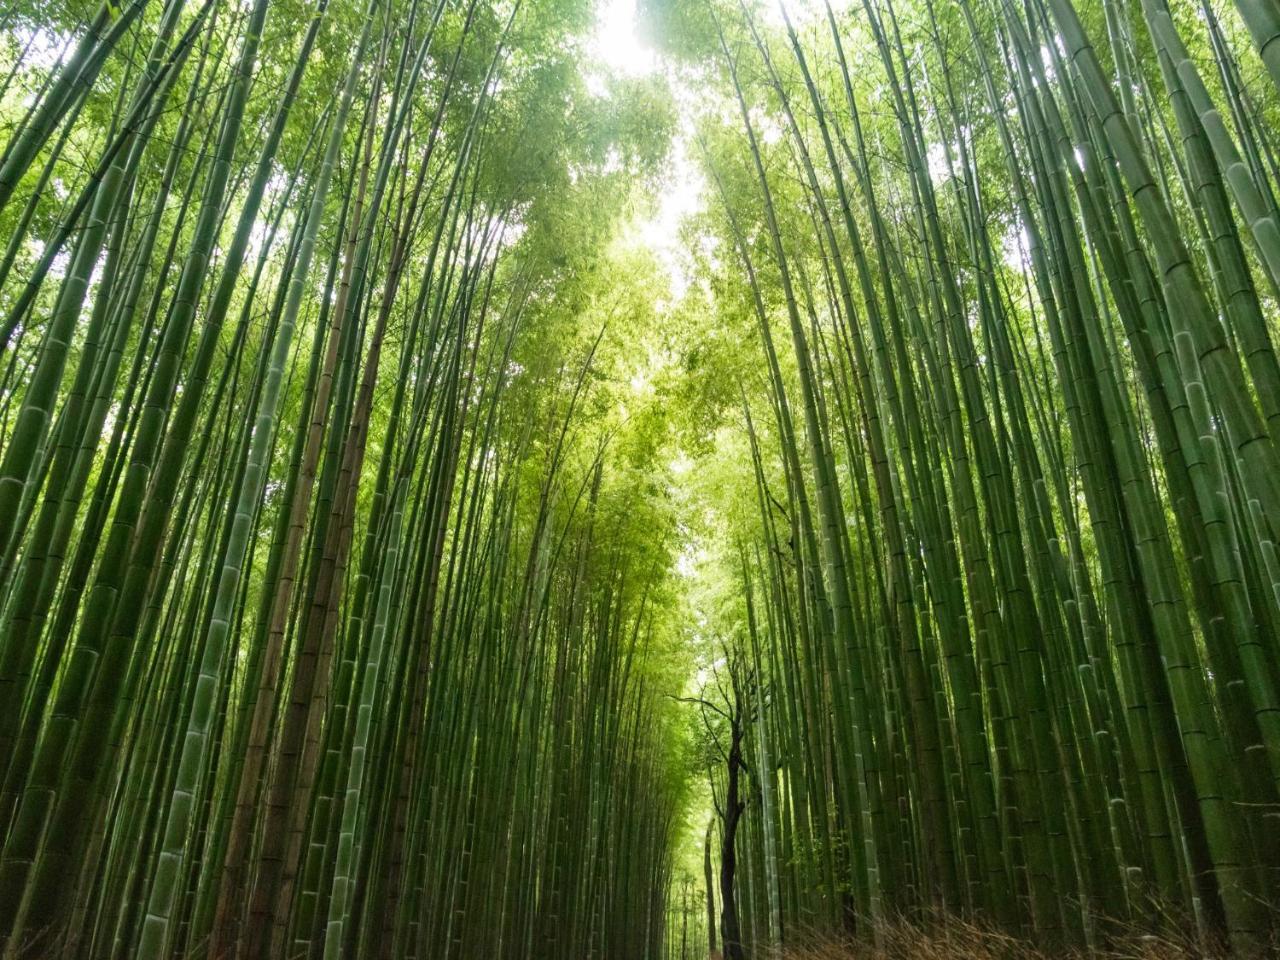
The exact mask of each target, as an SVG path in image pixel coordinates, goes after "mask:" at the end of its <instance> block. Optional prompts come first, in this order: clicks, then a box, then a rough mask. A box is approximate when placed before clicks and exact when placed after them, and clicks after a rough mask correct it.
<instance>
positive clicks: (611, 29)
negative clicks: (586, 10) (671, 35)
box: [588, 0, 706, 297]
mask: <svg viewBox="0 0 1280 960" xmlns="http://www.w3.org/2000/svg"><path fill="white" fill-rule="evenodd" d="M589 49H590V51H591V53H592V54H593V56H594V58H595V59H596V60H597V61H598V62H599V63H600V64H601V65H603V66H605V67H607V68H609V69H611V70H612V71H614V72H615V73H616V74H620V75H622V76H628V77H642V76H647V75H649V74H652V73H654V72H655V71H657V70H659V69H660V68H662V66H663V64H662V63H661V62H660V60H659V57H658V54H657V52H656V51H654V50H653V49H652V48H651V47H649V46H648V45H647V44H645V42H644V41H643V39H642V38H641V37H640V34H639V30H638V26H637V23H636V0H598V3H597V6H596V31H595V34H594V35H593V36H592V38H591V41H590V44H589ZM667 76H668V80H669V82H670V84H671V88H672V93H673V94H674V95H675V98H676V100H677V101H679V103H678V106H677V116H678V117H679V121H678V123H679V127H678V129H677V131H676V135H675V138H674V142H673V144H672V151H671V158H670V162H669V166H668V169H667V172H666V177H665V179H664V181H663V183H662V185H661V187H660V189H659V196H658V198H657V204H656V207H655V209H654V210H653V212H652V213H651V214H650V215H649V216H648V217H645V218H642V219H640V220H638V221H637V222H635V223H634V224H632V227H631V231H632V236H633V239H634V240H635V241H636V242H639V243H641V244H643V245H644V246H645V247H647V248H648V249H650V250H651V251H652V252H653V253H654V254H655V255H656V256H657V258H658V260H659V261H660V262H661V263H662V264H663V266H664V267H665V268H666V270H667V273H668V276H669V278H670V282H671V290H672V294H673V295H674V296H676V297H680V296H682V295H683V294H684V291H685V289H686V288H687V287H688V284H689V276H688V271H687V269H686V268H685V265H684V260H685V256H684V249H683V244H682V243H681V241H680V236H679V230H680V223H681V221H682V220H683V219H684V218H685V217H687V216H689V215H690V214H693V213H696V212H697V211H698V210H699V209H700V208H701V207H702V203H703V195H704V193H705V190H706V184H705V183H704V181H703V178H702V175H701V173H700V171H699V170H698V167H697V164H695V163H694V162H693V161H692V160H691V159H690V157H689V152H688V149H687V145H688V143H689V141H690V139H691V137H692V134H693V115H694V112H695V110H696V103H695V102H694V101H695V99H696V94H695V93H694V92H693V91H691V90H689V89H688V87H687V85H685V84H683V83H681V81H680V78H679V76H678V75H677V74H675V73H674V72H673V71H668V73H667ZM588 83H589V84H590V83H591V78H590V77H588Z"/></svg>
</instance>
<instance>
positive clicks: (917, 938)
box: [775, 918, 1280, 960]
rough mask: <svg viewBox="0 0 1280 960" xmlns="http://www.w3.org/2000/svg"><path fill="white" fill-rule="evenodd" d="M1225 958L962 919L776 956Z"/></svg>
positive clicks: (1174, 936) (808, 943)
mask: <svg viewBox="0 0 1280 960" xmlns="http://www.w3.org/2000/svg"><path fill="white" fill-rule="evenodd" d="M1278 955H1280V954H1278ZM1225 956H1226V954H1225V952H1223V951H1219V950H1217V949H1212V948H1206V947H1205V945H1204V944H1201V943H1199V942H1198V941H1197V940H1196V939H1195V938H1194V936H1188V935H1181V934H1178V933H1165V934H1161V935H1154V934H1150V933H1145V932H1139V931H1128V930H1124V929H1114V930H1113V931H1112V932H1111V934H1110V935H1109V936H1108V939H1107V942H1106V944H1105V945H1104V946H1099V947H1096V948H1094V949H1091V950H1081V949H1070V948H1056V949H1045V948H1042V947H1037V946H1036V945H1035V944H1034V943H1032V942H1030V941H1028V940H1024V939H1020V938H1018V937H1015V936H1010V935H1009V934H1007V933H1002V932H1000V931H998V930H995V929H992V928H988V927H983V926H981V925H978V924H975V923H970V922H967V921H963V920H959V919H956V918H949V919H947V920H946V921H945V922H943V923H931V924H928V925H922V924H917V923H912V922H909V921H898V922H896V923H893V924H890V925H888V926H886V927H885V929H884V931H883V933H882V936H881V938H880V945H879V946H875V947H873V946H871V945H869V944H866V943H862V942H859V941H856V940H853V939H848V940H842V939H839V938H832V937H831V936H830V935H822V936H814V937H810V938H804V937H802V938H800V942H799V943H798V944H793V945H791V946H788V947H787V949H786V950H785V951H783V952H782V953H780V954H777V955H775V957H776V960H1210V958H1218V957H1225Z"/></svg>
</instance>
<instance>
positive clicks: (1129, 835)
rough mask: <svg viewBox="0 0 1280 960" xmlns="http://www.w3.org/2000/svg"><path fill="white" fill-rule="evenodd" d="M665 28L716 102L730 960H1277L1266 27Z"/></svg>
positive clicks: (945, 7)
mask: <svg viewBox="0 0 1280 960" xmlns="http://www.w3.org/2000/svg"><path fill="white" fill-rule="evenodd" d="M656 16H657V19H659V21H660V23H661V24H662V29H665V31H666V34H667V37H668V43H669V45H670V46H671V47H672V48H673V49H675V50H677V51H678V52H680V53H681V54H682V55H684V56H685V57H692V58H694V59H695V60H696V62H697V63H699V64H700V65H701V69H703V70H704V71H706V72H707V74H708V75H711V76H715V77H716V78H717V83H718V90H719V93H720V99H719V102H717V103H716V105H715V106H714V107H713V108H711V109H709V110H707V111H706V112H705V113H704V115H703V117H702V120H701V122H700V123H699V125H698V128H697V130H696V132H695V134H694V138H695V142H694V144H693V145H692V146H691V150H693V151H696V152H697V154H698V156H699V158H700V161H701V164H702V167H703V169H704V171H705V174H706V178H707V181H708V185H709V186H708V189H709V195H710V196H709V199H708V206H707V211H706V214H705V216H704V218H703V224H702V228H703V230H704V231H706V232H707V233H709V234H710V236H711V238H712V239H713V241H714V242H711V243H708V242H705V237H704V242H702V243H701V244H700V246H699V247H698V248H696V250H695V259H696V261H697V263H698V270H699V275H700V276H701V277H702V278H703V280H704V287H705V289H704V290H703V292H702V294H701V297H702V298H703V300H704V302H705V304H706V309H708V310H713V311H715V312H716V314H717V316H718V318H719V321H718V322H721V323H728V322H729V320H730V318H736V320H737V323H738V325H737V327H736V328H735V329H737V330H738V331H739V336H740V337H741V338H742V340H743V341H744V342H746V341H747V340H750V341H751V342H752V344H753V347H752V350H751V356H752V359H750V360H748V361H746V363H745V364H743V362H742V361H737V363H738V365H737V366H733V367H731V368H732V369H734V370H736V371H737V376H738V378H739V381H740V383H742V384H743V386H741V388H740V389H739V391H738V392H737V394H736V395H732V394H733V391H730V395H727V396H726V397H725V398H724V402H725V404H726V406H727V407H729V408H734V407H736V415H735V416H732V417H731V420H732V421H733V426H732V429H729V428H725V430H724V431H723V432H722V437H723V438H724V442H725V444H726V445H731V444H736V449H735V452H733V453H731V454H725V455H723V457H725V458H728V459H730V460H735V461H736V462H737V463H739V464H742V466H741V467H740V468H738V470H737V472H736V474H733V475H732V476H722V477H721V478H719V479H718V480H716V481H714V482H712V483H711V484H709V485H708V492H707V494H706V496H708V497H710V498H711V500H712V501H714V502H716V503H719V504H720V506H719V507H718V509H719V510H720V512H721V514H722V517H721V520H720V527H719V529H720V530H721V531H724V530H725V529H727V530H728V531H730V532H729V533H728V534H725V533H723V532H722V533H721V534H720V536H719V543H718V546H717V547H716V548H715V549H716V550H717V551H718V560H717V561H716V562H717V564H718V567H719V571H720V572H719V576H720V578H721V580H722V585H721V587H720V592H719V599H718V600H715V601H713V603H712V607H713V608H715V609H718V610H719V611H720V612H719V614H718V616H719V624H720V625H719V628H718V629H719V631H720V634H721V636H720V638H719V639H718V640H717V641H716V647H717V649H719V650H720V651H721V653H720V654H719V656H720V661H719V662H720V664H721V666H720V672H721V673H722V674H724V676H718V677H717V678H716V679H715V682H710V681H706V680H705V677H704V682H703V685H702V686H703V689H704V691H706V692H705V694H704V696H705V697H706V698H707V699H709V700H710V708H715V709H714V710H713V713H720V714H721V716H720V717H719V719H716V718H715V717H713V718H712V720H711V722H709V723H708V724H707V726H708V729H709V730H711V731H712V733H713V740H715V742H714V743H713V744H712V746H713V747H715V748H716V749H710V748H709V749H708V756H709V760H708V767H709V773H710V781H711V783H712V785H713V789H714V790H715V791H716V793H717V803H716V804H715V810H714V813H713V814H712V817H711V823H710V827H709V829H711V830H713V831H714V832H715V833H716V834H717V835H718V836H719V838H720V843H721V845H724V844H726V843H729V844H735V843H736V847H737V851H736V852H737V861H738V868H739V870H740V871H741V872H742V873H743V876H744V879H743V881H742V883H741V884H739V889H738V893H737V898H738V901H739V909H738V911H737V912H738V913H739V914H740V915H741V917H740V919H737V918H735V921H734V923H733V924H732V926H731V925H730V924H729V923H725V922H722V923H721V924H720V929H719V931H718V932H719V933H720V934H721V936H722V938H723V939H722V941H721V944H720V946H721V947H722V948H723V950H724V955H725V956H726V957H741V956H743V950H744V945H745V947H746V952H747V953H748V954H750V955H760V949H761V945H763V944H769V943H777V942H779V941H786V940H788V939H792V940H794V939H796V937H797V936H804V935H806V934H807V933H808V932H809V931H811V930H813V929H815V928H816V929H818V930H824V929H825V930H845V931H848V930H850V929H852V930H854V931H856V936H858V937H860V938H861V939H864V940H868V941H875V940H879V941H880V942H881V943H884V942H885V937H886V936H888V935H889V931H891V929H892V928H893V927H894V925H895V924H897V923H899V922H901V921H905V922H906V923H907V924H917V925H918V924H922V923H925V924H927V923H931V922H933V921H934V920H935V919H936V918H938V917H946V916H956V915H959V916H964V917H970V918H974V919H975V920H977V921H978V922H980V923H994V924H995V925H997V926H998V927H1001V928H1003V929H1006V930H1013V931H1021V932H1022V933H1023V934H1024V935H1028V936H1030V937H1032V938H1033V939H1034V940H1035V941H1037V942H1039V943H1041V944H1043V945H1045V946H1046V947H1049V948H1051V950H1052V949H1066V948H1068V947H1072V946H1076V947H1081V948H1096V947H1102V946H1105V945H1106V944H1107V943H1108V942H1109V941H1112V940H1114V939H1115V938H1117V937H1122V936H1124V935H1125V932H1126V931H1132V930H1134V929H1137V930H1140V931H1143V932H1152V933H1158V932H1159V931H1161V930H1169V929H1171V928H1176V927H1179V926H1181V925H1185V926H1186V927H1189V928H1192V929H1194V930H1196V931H1198V933H1196V934H1193V936H1199V937H1200V938H1201V941H1200V942H1201V944H1202V948H1203V949H1206V950H1208V949H1212V947H1211V944H1213V943H1215V942H1217V943H1225V944H1227V945H1229V948H1230V949H1231V950H1232V952H1233V953H1235V954H1237V955H1241V956H1256V955H1263V954H1266V955H1271V951H1272V950H1274V949H1275V944H1276V940H1275V937H1276V917H1277V914H1276V912H1275V911H1276V891H1277V890H1280V873H1278V871H1280V850H1277V847H1276V843H1277V839H1280V830H1277V819H1276V817H1277V814H1278V813H1280V806H1278V805H1277V800H1278V798H1280V794H1278V793H1277V786H1278V785H1280V781H1278V779H1277V775H1280V738H1278V735H1280V727H1278V726H1277V721H1278V720H1280V713H1277V707H1278V706H1280V700H1278V699H1277V683H1280V670H1278V668H1280V634H1278V633H1277V628H1278V627H1280V619H1278V617H1280V606H1277V596H1278V595H1277V593H1276V591H1275V586H1276V584H1277V580H1276V572H1277V568H1276V554H1275V536H1276V531H1277V528H1276V518H1277V517H1280V512H1278V509H1277V508H1278V507H1280V504H1278V503H1277V501H1276V489H1275V483H1276V477H1277V476H1278V475H1280V474H1278V472H1277V471H1278V469H1280V434H1277V433H1276V425H1277V419H1276V415H1277V412H1278V411H1280V408H1278V407H1277V405H1276V397H1277V396H1280V394H1278V393H1277V391H1278V390H1280V367H1277V362H1276V354H1275V351H1274V348H1273V335H1274V333H1275V329H1276V324H1277V320H1280V313H1278V311H1277V300H1276V297H1277V293H1278V292H1280V269H1278V268H1280V260H1278V258H1277V254H1280V246H1277V240H1278V239H1280V234H1278V233H1277V225H1278V224H1280V209H1278V208H1277V204H1276V192H1275V191H1276V188H1277V173H1280V168H1277V166H1276V156H1277V151H1276V148H1277V143H1276V138H1275V131H1276V130H1277V129H1280V126H1278V125H1277V120H1278V119H1280V113H1278V106H1280V100H1278V97H1277V94H1278V92H1280V88H1278V87H1277V82H1280V70H1278V69H1277V66H1278V64H1277V56H1280V42H1277V38H1278V37H1280V32H1278V30H1280V15H1278V13H1277V8H1276V7H1275V6H1274V5H1273V4H1264V3H1253V2H1241V3H1238V4H1234V5H1233V4H1230V3H1210V2H1203V3H1201V2H1186V3H1172V2H1170V3H1169V4H1166V2H1165V0H1141V2H1139V0H1134V2H1132V3H1123V2H1122V3H1096V4H1095V3H1087V2H1074V3H1073V2H1071V0H1013V2H1009V0H990V2H980V0H960V2H956V3H942V2H936V0H922V2H920V3H910V4H908V3H905V2H891V0H853V2H850V3H842V4H839V5H836V4H832V3H827V2H818V3H814V4H807V5H800V4H783V5H781V6H777V5H758V6H756V5H750V4H747V3H745V2H734V3H728V2H726V3H722V4H717V5H701V6H698V7H686V6H685V5H671V4H665V5H661V7H659V8H658V9H657V10H656ZM690 38H696V39H693V40H690ZM725 362H726V363H729V364H732V363H733V361H725ZM735 438H736V439H735ZM726 491H729V492H727V493H726ZM751 501H754V509H750V508H748V507H746V506H743V505H742V504H746V503H748V502H751ZM729 502H736V503H737V504H739V506H737V507H736V508H735V509H729V508H728V507H725V506H724V504H725V503H729ZM735 511H736V512H735ZM735 664H736V667H735ZM735 702H736V708H735V706H734V704H735ZM744 703H745V704H746V706H744ZM717 705H718V706H717ZM735 709H736V711H737V712H739V713H742V714H743V716H744V717H745V719H744V720H743V721H742V724H743V726H744V728H745V741H744V743H743V745H742V746H741V747H740V748H739V755H738V756H737V757H735V756H734V755H733V752H732V748H731V747H730V746H729V744H730V734H729V731H730V729H731V728H733V729H734V730H736V724H734V723H733V714H734V713H735ZM733 744H734V747H736V746H737V741H736V737H735V738H734V740H733ZM735 768H737V771H738V772H737V775H736V777H735V775H734V771H735ZM735 779H742V780H743V781H746V782H749V783H750V785H751V788H750V796H748V797H747V798H746V799H745V800H739V801H737V802H736V803H735V802H734V801H733V797H732V792H733V786H734V784H733V781H734V780H735ZM738 807H741V808H742V809H743V811H744V813H743V814H742V816H743V817H744V823H743V824H742V825H741V826H737V829H736V836H735V834H734V833H730V832H729V827H730V825H731V824H732V823H733V821H734V820H735V819H736V818H737V817H738V813H737V808H738ZM709 842H710V841H709ZM703 886H704V888H705V890H706V891H707V893H708V894H714V895H716V896H721V895H723V894H724V893H726V892H728V891H725V890H716V889H715V885H714V883H713V882H712V878H711V875H710V870H708V872H707V879H706V882H705V884H703ZM686 913H687V911H686ZM722 915H723V907H722ZM695 922H701V921H700V920H697V919H695ZM715 932H716V931H715V930H714V928H713V930H712V932H711V937H710V939H711V942H712V943H714V936H715ZM889 955H898V954H895V953H892V952H890V954H889ZM930 955H932V954H930ZM984 955H986V954H984Z"/></svg>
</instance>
